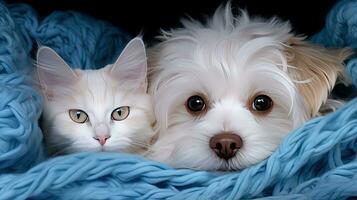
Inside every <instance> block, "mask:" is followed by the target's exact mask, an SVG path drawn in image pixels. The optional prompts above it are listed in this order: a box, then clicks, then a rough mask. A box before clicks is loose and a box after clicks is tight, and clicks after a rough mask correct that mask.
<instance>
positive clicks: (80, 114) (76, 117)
mask: <svg viewBox="0 0 357 200" xmlns="http://www.w3.org/2000/svg"><path fill="white" fill-rule="evenodd" d="M69 117H70V118H71V120H72V121H74V122H76V123H79V124H83V123H84V122H86V121H87V120H88V115H87V113H86V112H84V111H83V110H79V109H71V110H69Z"/></svg>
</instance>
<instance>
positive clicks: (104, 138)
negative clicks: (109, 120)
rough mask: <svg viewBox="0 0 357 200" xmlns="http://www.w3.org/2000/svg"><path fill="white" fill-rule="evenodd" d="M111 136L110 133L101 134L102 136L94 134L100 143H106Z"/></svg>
mask: <svg viewBox="0 0 357 200" xmlns="http://www.w3.org/2000/svg"><path fill="white" fill-rule="evenodd" d="M109 138H110V135H100V136H94V137H93V139H95V140H97V141H98V142H99V144H100V145H102V146H103V145H104V144H105V143H106V142H107V140H108V139H109Z"/></svg>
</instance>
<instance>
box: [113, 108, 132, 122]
mask: <svg viewBox="0 0 357 200" xmlns="http://www.w3.org/2000/svg"><path fill="white" fill-rule="evenodd" d="M129 113H130V108H129V106H122V107H119V108H117V109H115V110H113V112H112V119H113V120H115V121H122V120H124V119H126V118H127V117H128V116H129Z"/></svg>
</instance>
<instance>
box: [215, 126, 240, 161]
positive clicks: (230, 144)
mask: <svg viewBox="0 0 357 200" xmlns="http://www.w3.org/2000/svg"><path fill="white" fill-rule="evenodd" d="M242 145H243V141H242V138H241V137H240V136H239V135H237V134H233V133H226V132H224V133H220V134H218V135H215V136H213V137H212V138H211V139H210V142H209V146H210V148H211V149H212V150H213V151H214V152H215V153H216V154H217V156H218V157H220V158H223V159H225V160H229V159H230V158H232V157H234V156H235V155H236V153H237V151H238V150H239V149H240V148H241V147H242Z"/></svg>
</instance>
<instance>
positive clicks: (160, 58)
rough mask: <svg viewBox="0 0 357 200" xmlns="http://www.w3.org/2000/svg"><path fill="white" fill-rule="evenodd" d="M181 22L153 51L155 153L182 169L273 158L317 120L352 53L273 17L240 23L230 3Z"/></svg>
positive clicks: (231, 165)
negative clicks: (202, 18) (312, 39)
mask: <svg viewBox="0 0 357 200" xmlns="http://www.w3.org/2000/svg"><path fill="white" fill-rule="evenodd" d="M183 25H184V28H180V29H174V30H171V31H170V32H164V33H163V35H162V36H161V39H162V42H161V43H159V44H157V45H156V46H154V47H152V48H151V49H149V70H150V74H151V75H150V79H149V84H150V88H149V91H150V93H151V94H152V95H153V97H154V108H155V115H156V118H157V125H156V126H157V127H156V128H157V131H158V133H159V135H158V138H157V141H156V142H155V143H154V144H153V146H152V149H151V152H150V154H149V156H148V157H149V158H151V159H154V160H158V161H161V162H165V163H168V164H170V165H172V166H174V167H179V168H192V169H204V170H239V169H242V168H245V167H247V166H250V165H252V164H255V163H258V162H259V161H262V160H263V159H265V158H267V157H268V156H269V155H271V154H272V152H273V151H274V150H275V149H276V148H277V146H278V145H279V143H280V142H281V141H282V139H283V138H284V137H285V136H286V135H287V134H288V133H289V132H290V131H292V130H293V129H295V128H297V127H298V126H300V125H301V124H302V123H304V122H305V121H306V120H308V119H310V118H312V117H314V116H317V115H319V110H320V109H321V107H322V106H323V105H325V104H326V101H327V100H328V95H329V92H330V91H331V89H332V88H333V86H334V84H335V82H336V80H337V78H338V77H339V76H341V75H343V71H344V65H343V60H344V59H345V58H347V57H348V56H349V55H350V51H349V50H347V49H341V50H331V49H326V48H323V47H319V46H316V45H313V44H309V43H308V42H306V41H303V39H304V38H302V37H297V36H294V35H293V34H292V33H291V26H290V24H289V23H287V22H281V21H279V20H277V19H276V18H273V19H270V20H264V19H261V18H250V17H249V16H248V15H247V14H246V12H244V11H242V12H241V14H240V16H238V17H235V16H234V15H233V14H232V10H231V7H230V5H227V6H226V7H220V8H219V9H218V10H217V11H216V13H215V14H214V16H213V17H212V18H210V19H209V20H208V21H207V22H206V23H205V24H202V23H200V22H198V21H192V20H184V21H183ZM331 102H333V101H331Z"/></svg>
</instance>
